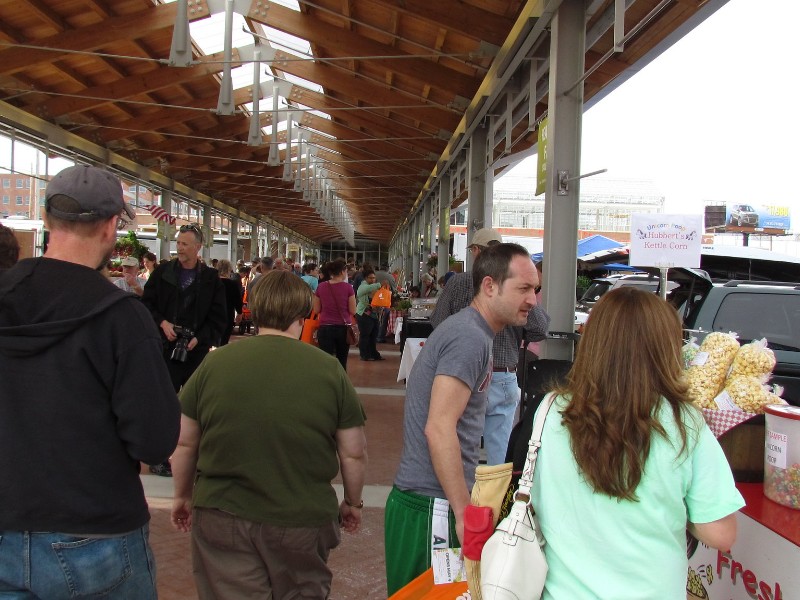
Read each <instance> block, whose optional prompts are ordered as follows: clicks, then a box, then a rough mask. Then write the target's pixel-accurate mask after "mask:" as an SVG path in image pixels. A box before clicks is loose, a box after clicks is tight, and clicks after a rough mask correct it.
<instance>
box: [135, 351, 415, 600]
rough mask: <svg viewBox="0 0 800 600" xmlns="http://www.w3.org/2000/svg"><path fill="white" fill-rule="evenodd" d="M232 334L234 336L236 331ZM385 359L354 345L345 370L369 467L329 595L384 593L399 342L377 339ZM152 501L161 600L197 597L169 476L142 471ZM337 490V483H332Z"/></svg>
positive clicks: (399, 388) (356, 597) (398, 413)
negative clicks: (358, 514)
mask: <svg viewBox="0 0 800 600" xmlns="http://www.w3.org/2000/svg"><path fill="white" fill-rule="evenodd" d="M234 337H235V336H234ZM378 349H379V351H380V352H381V354H382V355H383V356H384V357H386V360H385V361H377V362H362V361H360V360H359V359H358V351H357V350H355V349H353V350H351V352H350V357H349V359H348V363H347V371H348V374H349V375H350V378H351V380H352V381H353V384H354V385H355V386H356V390H357V391H358V393H359V396H360V398H361V401H362V402H363V404H364V408H365V410H366V413H367V425H366V434H367V445H368V446H367V448H368V452H369V466H368V468H367V473H366V487H365V490H364V504H365V510H364V521H363V527H362V529H361V531H360V532H358V533H356V534H354V535H349V534H346V533H343V535H342V543H341V545H340V546H339V548H337V549H336V550H334V551H333V553H332V554H331V558H330V561H329V565H330V567H331V569H332V571H333V574H334V575H333V588H332V590H331V598H332V599H333V600H379V599H385V598H386V578H385V574H384V562H383V561H384V552H383V507H384V502H385V500H386V495H387V494H388V493H389V487H390V486H391V483H392V480H393V478H394V474H395V470H396V469H397V463H398V460H399V458H400V449H401V447H402V421H403V390H404V385H403V384H402V383H397V381H396V378H397V370H398V367H399V365H400V352H399V348H398V346H394V345H390V344H380V345H379V346H378ZM142 482H143V483H144V487H145V493H146V495H147V500H148V503H149V504H150V513H151V515H152V521H151V524H150V541H151V544H152V546H153V553H154V554H155V558H156V566H157V570H158V591H159V597H160V598H161V600H190V599H195V598H197V594H196V591H195V587H194V581H193V579H192V567H191V556H190V549H189V536H188V535H186V534H181V533H178V532H176V531H175V530H174V529H173V528H172V526H171V525H170V523H169V511H170V507H171V505H172V500H171V498H172V480H171V479H168V478H164V477H156V476H154V475H150V474H149V473H147V474H143V475H142ZM336 488H337V491H338V493H339V494H340V495H341V486H340V485H336Z"/></svg>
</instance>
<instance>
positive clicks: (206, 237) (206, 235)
mask: <svg viewBox="0 0 800 600" xmlns="http://www.w3.org/2000/svg"><path fill="white" fill-rule="evenodd" d="M203 246H205V247H206V248H213V247H214V232H213V231H211V226H210V225H203Z"/></svg>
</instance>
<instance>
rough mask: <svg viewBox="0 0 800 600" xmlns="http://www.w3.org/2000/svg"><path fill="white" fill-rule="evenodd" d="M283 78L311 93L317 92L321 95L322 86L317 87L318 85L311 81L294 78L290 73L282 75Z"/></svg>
mask: <svg viewBox="0 0 800 600" xmlns="http://www.w3.org/2000/svg"><path fill="white" fill-rule="evenodd" d="M283 78H284V79H286V81H289V82H291V83H294V84H296V85H299V86H302V87H304V88H306V89H309V90H311V91H314V92H319V93H320V94H321V93H322V86H321V85H319V84H318V83H314V82H313V81H308V80H307V79H303V78H302V77H296V76H295V75H292V74H291V73H284V74H283Z"/></svg>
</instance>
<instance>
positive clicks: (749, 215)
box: [728, 204, 758, 227]
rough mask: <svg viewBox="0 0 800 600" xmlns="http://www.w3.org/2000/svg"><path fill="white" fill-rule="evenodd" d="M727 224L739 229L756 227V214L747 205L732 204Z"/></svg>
mask: <svg viewBox="0 0 800 600" xmlns="http://www.w3.org/2000/svg"><path fill="white" fill-rule="evenodd" d="M728 223H729V224H731V225H734V224H736V225H738V226H739V227H758V213H757V212H756V211H755V210H753V207H752V206H750V205H749V204H734V205H733V206H731V214H730V217H728Z"/></svg>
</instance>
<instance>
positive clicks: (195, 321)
mask: <svg viewBox="0 0 800 600" xmlns="http://www.w3.org/2000/svg"><path fill="white" fill-rule="evenodd" d="M175 247H176V251H177V255H178V256H177V258H175V259H173V260H171V261H170V262H168V263H165V264H163V265H160V266H159V267H157V268H156V270H155V271H153V273H152V274H151V275H150V278H149V279H148V280H147V284H145V286H144V294H143V295H142V302H143V303H144V305H145V306H146V307H147V308H148V309H149V310H150V314H152V315H153V319H154V320H155V322H156V325H158V327H159V329H160V330H161V340H162V344H163V350H164V360H165V361H166V363H167V369H168V370H169V375H170V377H171V379H172V385H173V386H174V388H175V391H176V392H177V391H179V390H180V389H181V386H182V385H183V384H184V383H186V382H187V381H188V379H189V377H191V375H192V373H194V372H195V370H196V369H197V367H199V366H200V363H201V362H203V359H204V358H205V356H206V354H208V351H209V350H210V349H211V347H212V346H219V345H220V341H221V339H222V334H223V333H224V331H225V325H226V323H227V315H226V304H225V288H223V287H222V282H221V281H220V280H219V273H217V270H216V269H212V268H211V267H208V266H206V265H205V264H203V263H202V262H201V261H200V258H199V257H198V253H199V252H200V248H202V247H203V234H202V232H201V231H200V227H198V226H197V225H193V224H190V225H182V226H181V228H180V230H179V231H178V237H177V241H176V243H175ZM150 472H151V473H154V474H156V475H162V476H164V477H171V476H172V469H171V468H170V465H169V462H164V463H162V464H160V465H153V466H151V467H150Z"/></svg>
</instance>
